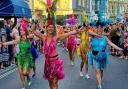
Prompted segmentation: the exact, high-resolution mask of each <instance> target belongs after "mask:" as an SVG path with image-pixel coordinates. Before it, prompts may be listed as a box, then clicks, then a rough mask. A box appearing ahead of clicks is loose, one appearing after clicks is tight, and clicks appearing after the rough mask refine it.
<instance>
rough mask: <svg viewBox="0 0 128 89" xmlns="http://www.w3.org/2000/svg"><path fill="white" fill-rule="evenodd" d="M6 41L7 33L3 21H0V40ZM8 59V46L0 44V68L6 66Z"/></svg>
mask: <svg viewBox="0 0 128 89" xmlns="http://www.w3.org/2000/svg"><path fill="white" fill-rule="evenodd" d="M6 41H7V34H6V29H5V24H4V21H3V20H2V21H0V42H1V43H3V42H6ZM8 59H9V53H8V46H1V47H0V68H4V67H6V66H7V65H6V64H7V63H8Z"/></svg>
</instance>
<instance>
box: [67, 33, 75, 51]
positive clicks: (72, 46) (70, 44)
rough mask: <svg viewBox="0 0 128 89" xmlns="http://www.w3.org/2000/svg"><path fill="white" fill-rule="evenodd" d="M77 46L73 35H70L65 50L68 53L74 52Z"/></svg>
mask: <svg viewBox="0 0 128 89" xmlns="http://www.w3.org/2000/svg"><path fill="white" fill-rule="evenodd" d="M76 46H77V40H76V36H75V35H70V36H69V38H68V41H67V48H68V50H69V51H75V49H76Z"/></svg>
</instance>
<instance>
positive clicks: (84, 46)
mask: <svg viewBox="0 0 128 89" xmlns="http://www.w3.org/2000/svg"><path fill="white" fill-rule="evenodd" d="M83 26H84V28H83V29H84V30H83V31H82V32H81V33H80V34H81V43H80V56H81V59H82V61H81V64H80V76H81V77H82V76H83V73H82V70H83V67H84V64H85V69H86V78H87V79H89V78H90V76H89V73H88V51H89V45H90V43H89V34H90V35H93V36H98V34H96V33H94V32H93V31H91V30H89V27H88V26H87V23H86V22H84V23H83Z"/></svg>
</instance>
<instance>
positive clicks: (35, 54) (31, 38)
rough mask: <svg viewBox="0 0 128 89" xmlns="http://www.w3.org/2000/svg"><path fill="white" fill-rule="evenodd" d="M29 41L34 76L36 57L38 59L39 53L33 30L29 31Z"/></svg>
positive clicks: (34, 74)
mask: <svg viewBox="0 0 128 89" xmlns="http://www.w3.org/2000/svg"><path fill="white" fill-rule="evenodd" d="M28 37H29V41H30V42H31V53H32V57H33V63H34V66H33V68H32V69H33V75H32V77H35V76H36V59H38V57H39V54H38V51H37V40H36V38H37V37H36V36H34V34H33V32H32V31H30V32H29V36H28Z"/></svg>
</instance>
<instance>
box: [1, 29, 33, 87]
mask: <svg viewBox="0 0 128 89" xmlns="http://www.w3.org/2000/svg"><path fill="white" fill-rule="evenodd" d="M20 35H21V36H20V37H19V36H18V35H16V34H15V35H14V37H15V40H13V41H10V42H5V43H3V46H6V45H12V44H19V49H20V52H19V53H18V54H17V65H18V70H19V74H20V78H21V81H22V84H23V87H22V89H25V87H26V81H25V77H26V78H27V84H28V85H30V84H31V81H30V77H29V73H30V68H33V66H34V65H33V60H32V55H31V51H30V47H31V44H30V42H29V40H28V38H27V35H28V34H27V30H23V29H21V30H20Z"/></svg>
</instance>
